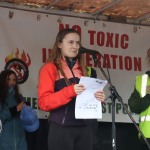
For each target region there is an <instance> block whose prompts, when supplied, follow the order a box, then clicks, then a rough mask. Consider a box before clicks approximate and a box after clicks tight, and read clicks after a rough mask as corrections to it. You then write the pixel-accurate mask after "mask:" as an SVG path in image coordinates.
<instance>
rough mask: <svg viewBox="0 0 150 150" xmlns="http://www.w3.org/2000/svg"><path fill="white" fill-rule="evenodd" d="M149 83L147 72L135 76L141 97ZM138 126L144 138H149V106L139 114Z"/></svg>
mask: <svg viewBox="0 0 150 150" xmlns="http://www.w3.org/2000/svg"><path fill="white" fill-rule="evenodd" d="M147 85H150V78H149V77H148V75H147V74H144V75H142V76H137V77H136V86H135V87H136V90H137V91H138V92H139V94H140V96H141V97H144V96H145V95H146V86H147ZM139 117H140V118H139V119H140V120H139V128H140V130H141V132H142V133H143V134H144V136H145V137H146V138H150V106H149V107H148V108H147V109H146V110H144V111H143V112H141V113H140V115H139Z"/></svg>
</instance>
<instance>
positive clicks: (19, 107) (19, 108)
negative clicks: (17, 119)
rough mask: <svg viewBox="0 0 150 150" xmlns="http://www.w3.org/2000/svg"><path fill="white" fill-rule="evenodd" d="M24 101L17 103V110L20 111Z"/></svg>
mask: <svg viewBox="0 0 150 150" xmlns="http://www.w3.org/2000/svg"><path fill="white" fill-rule="evenodd" d="M24 105H25V104H24V102H21V103H19V104H18V105H17V111H21V109H22V107H23V106H24Z"/></svg>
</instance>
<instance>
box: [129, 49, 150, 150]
mask: <svg viewBox="0 0 150 150" xmlns="http://www.w3.org/2000/svg"><path fill="white" fill-rule="evenodd" d="M147 60H148V63H149V64H150V49H148V51H147ZM128 104H129V107H130V110H131V111H132V112H133V113H137V114H139V128H140V130H141V132H142V133H143V135H144V137H145V138H146V139H147V141H148V142H149V144H150V71H147V72H146V73H145V74H143V75H139V76H137V77H136V81H135V88H134V91H133V93H132V94H131V96H130V98H129V100H128ZM139 138H140V141H141V150H148V146H147V144H146V143H145V141H144V139H143V138H142V136H141V135H140V134H139Z"/></svg>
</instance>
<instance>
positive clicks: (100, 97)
mask: <svg viewBox="0 0 150 150" xmlns="http://www.w3.org/2000/svg"><path fill="white" fill-rule="evenodd" d="M94 96H95V97H96V99H97V100H99V101H101V102H105V93H104V91H97V92H96V93H95V94H94Z"/></svg>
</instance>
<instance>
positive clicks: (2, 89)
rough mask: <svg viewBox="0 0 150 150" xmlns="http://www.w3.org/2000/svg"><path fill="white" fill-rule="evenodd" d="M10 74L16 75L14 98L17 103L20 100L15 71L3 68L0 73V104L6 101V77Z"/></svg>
mask: <svg viewBox="0 0 150 150" xmlns="http://www.w3.org/2000/svg"><path fill="white" fill-rule="evenodd" d="M11 74H14V75H15V77H16V84H15V86H14V90H15V98H16V100H17V102H18V103H19V102H20V99H19V89H18V84H17V76H16V73H15V72H14V71H12V70H3V71H2V72H1V73H0V104H4V103H5V102H6V96H7V92H8V79H9V76H10V75H11Z"/></svg>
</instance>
